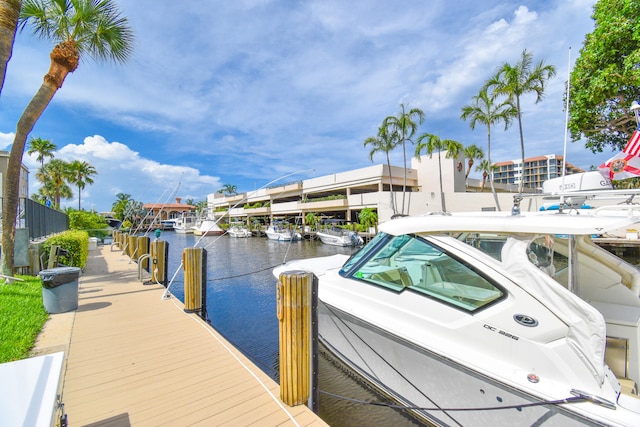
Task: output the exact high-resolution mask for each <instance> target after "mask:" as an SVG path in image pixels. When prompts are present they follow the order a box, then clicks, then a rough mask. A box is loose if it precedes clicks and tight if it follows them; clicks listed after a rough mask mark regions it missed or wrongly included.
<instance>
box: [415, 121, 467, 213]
mask: <svg viewBox="0 0 640 427" xmlns="http://www.w3.org/2000/svg"><path fill="white" fill-rule="evenodd" d="M423 149H426V151H427V154H429V157H431V156H432V155H433V153H434V152H435V151H437V152H438V174H439V175H440V201H441V203H442V211H443V212H446V211H447V207H446V206H445V203H444V190H443V188H442V162H441V160H440V159H441V156H440V153H441V152H442V151H446V152H447V154H446V156H445V157H446V158H447V159H455V158H456V157H458V156H459V155H460V152H462V149H463V147H462V144H461V143H459V142H458V141H454V140H452V139H440V137H439V136H438V135H434V134H431V133H423V134H422V135H420V136H419V137H418V140H417V145H416V152H415V156H416V157H417V158H418V159H420V152H421V151H422V150H423Z"/></svg>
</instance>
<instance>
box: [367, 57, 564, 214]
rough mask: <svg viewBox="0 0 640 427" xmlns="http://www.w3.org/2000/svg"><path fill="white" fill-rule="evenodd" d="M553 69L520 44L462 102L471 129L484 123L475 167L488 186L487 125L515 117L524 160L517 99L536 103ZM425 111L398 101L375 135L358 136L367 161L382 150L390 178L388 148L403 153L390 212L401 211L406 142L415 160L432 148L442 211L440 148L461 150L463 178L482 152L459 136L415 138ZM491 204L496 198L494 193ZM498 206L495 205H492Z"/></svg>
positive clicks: (456, 152)
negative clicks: (511, 58)
mask: <svg viewBox="0 0 640 427" xmlns="http://www.w3.org/2000/svg"><path fill="white" fill-rule="evenodd" d="M555 74H556V70H555V67H554V66H553V65H547V64H545V63H544V61H538V62H537V63H535V64H534V61H533V54H532V53H530V52H528V51H527V50H526V49H525V50H524V51H523V52H522V55H521V57H520V59H519V60H518V61H517V62H516V63H515V64H513V65H512V64H509V63H507V62H505V63H504V64H502V65H501V66H499V67H498V68H497V70H496V72H495V73H494V74H493V75H492V76H490V77H489V78H488V79H487V80H486V81H485V83H484V84H483V85H482V87H481V88H480V90H479V92H478V94H477V95H475V96H473V98H472V100H471V103H470V104H469V105H465V106H464V107H462V114H461V116H460V117H461V118H462V119H463V120H469V126H470V127H471V129H475V126H476V125H477V124H483V125H484V126H486V127H487V159H486V160H483V161H482V162H481V163H480V164H479V165H478V167H477V168H476V170H480V171H481V172H482V175H483V189H484V183H485V181H486V179H487V177H489V180H490V182H491V188H492V191H494V195H495V189H494V188H493V174H492V173H491V172H492V171H493V169H494V167H493V165H492V163H491V127H492V126H493V125H495V124H497V123H501V122H502V123H503V124H504V128H505V130H506V129H508V128H509V126H510V125H511V124H512V122H513V120H514V119H515V120H517V122H518V129H519V131H520V132H519V134H520V149H521V154H522V164H524V159H525V155H524V153H525V151H524V137H523V131H522V110H521V102H520V99H521V97H522V96H523V95H526V94H528V93H535V94H536V103H538V102H540V101H541V100H542V98H543V96H544V91H545V86H546V83H547V81H548V80H549V79H550V78H552V77H553V76H555ZM424 119H425V114H424V112H423V111H422V110H421V109H420V108H409V107H407V106H406V105H405V104H404V103H403V104H400V112H399V113H398V114H397V115H395V116H388V117H386V118H385V119H384V120H383V121H382V124H381V125H380V127H379V128H378V133H377V135H376V136H371V137H368V138H367V139H366V140H365V141H364V146H365V147H366V146H369V147H370V148H371V151H370V152H369V158H370V159H371V161H373V156H374V154H376V153H378V152H383V153H385V155H386V159H387V166H388V168H389V175H390V178H391V164H390V160H389V153H390V152H391V151H392V150H394V149H396V148H397V147H402V152H403V158H404V181H403V186H402V202H401V206H400V207H397V206H396V205H395V197H394V195H393V186H392V185H391V186H390V197H391V201H390V204H391V209H392V211H393V213H394V215H405V214H406V213H407V212H405V193H406V183H407V150H406V146H407V144H408V143H409V144H415V146H416V147H415V151H414V153H413V154H414V156H415V157H417V158H418V159H420V156H421V154H422V153H423V152H425V153H426V154H428V155H429V157H431V156H432V155H433V153H437V154H438V175H439V177H440V199H441V206H442V210H443V211H445V212H446V210H447V209H446V204H445V198H444V191H443V189H442V188H443V185H442V164H441V156H440V153H441V152H446V154H445V157H447V158H453V159H455V158H457V157H458V156H459V155H460V154H464V156H465V158H467V159H468V162H467V170H466V173H465V179H467V178H468V177H469V173H470V172H471V168H472V167H473V165H474V163H475V160H481V159H484V151H483V150H482V149H481V148H479V147H477V146H476V145H475V144H471V145H469V146H467V147H465V146H463V144H462V143H461V142H459V141H455V140H453V139H443V138H441V137H440V136H439V135H437V134H434V133H429V132H425V133H423V134H421V135H418V136H417V137H415V140H414V136H415V135H416V132H417V130H418V127H419V126H420V125H421V124H422V123H423V122H424ZM523 185H524V179H520V188H519V191H520V192H522V190H523ZM496 203H498V201H497V197H496ZM498 207H499V206H498Z"/></svg>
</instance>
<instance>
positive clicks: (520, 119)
mask: <svg viewBox="0 0 640 427" xmlns="http://www.w3.org/2000/svg"><path fill="white" fill-rule="evenodd" d="M516 110H517V111H518V129H519V130H520V151H521V152H522V165H521V172H520V186H519V192H520V193H522V192H523V190H524V136H523V135H522V114H521V113H520V97H519V96H516Z"/></svg>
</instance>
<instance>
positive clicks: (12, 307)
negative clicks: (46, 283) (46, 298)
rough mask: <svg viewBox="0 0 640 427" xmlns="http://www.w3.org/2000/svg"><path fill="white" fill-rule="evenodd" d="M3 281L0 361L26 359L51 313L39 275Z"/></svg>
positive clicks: (1, 291) (0, 308) (0, 315)
mask: <svg viewBox="0 0 640 427" xmlns="http://www.w3.org/2000/svg"><path fill="white" fill-rule="evenodd" d="M19 277H20V278H21V279H24V280H25V281H24V282H15V283H12V284H0V363H4V362H11V361H14V360H20V359H24V358H26V357H28V356H29V350H31V348H32V347H33V343H34V342H35V340H36V337H37V336H38V333H40V330H41V329H42V326H43V325H44V322H45V321H46V320H47V318H48V317H49V314H48V313H47V311H46V310H45V309H44V305H43V304H42V284H41V281H40V277H37V276H36V277H34V276H19Z"/></svg>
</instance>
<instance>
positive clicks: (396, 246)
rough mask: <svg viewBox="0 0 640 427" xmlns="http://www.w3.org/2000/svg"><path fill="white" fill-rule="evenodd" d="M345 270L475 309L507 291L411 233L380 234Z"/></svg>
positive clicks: (393, 287)
mask: <svg viewBox="0 0 640 427" xmlns="http://www.w3.org/2000/svg"><path fill="white" fill-rule="evenodd" d="M341 274H342V275H343V276H346V277H350V278H352V279H356V280H362V281H365V282H367V283H371V284H373V285H376V286H382V287H385V288H388V289H391V290H393V291H397V292H403V291H405V290H407V289H408V290H411V291H415V292H418V293H420V294H421V295H425V296H427V297H430V298H433V299H436V300H438V301H441V302H443V303H445V304H448V305H451V306H454V307H456V308H460V309H464V310H467V311H471V312H473V311H476V310H478V309H479V308H482V307H485V306H487V305H488V304H490V303H492V302H493V301H496V300H498V299H500V298H502V296H503V295H504V292H503V291H502V290H501V289H500V288H499V287H498V286H497V285H495V284H494V283H492V282H491V281H490V280H488V279H487V278H485V277H484V276H483V275H481V274H480V273H479V272H478V271H476V270H475V269H474V268H473V267H471V266H470V265H468V264H467V263H465V262H463V261H461V260H460V259H458V258H455V257H453V256H451V255H449V254H448V253H446V252H444V251H443V250H442V249H440V248H439V247H437V246H435V245H433V244H431V243H430V242H428V241H426V240H425V239H423V238H420V237H417V236H413V235H407V234H405V235H400V236H391V235H388V234H384V233H380V234H378V235H377V236H376V238H375V239H374V240H372V241H371V242H370V243H369V244H368V245H367V246H366V247H365V248H364V249H363V250H362V251H360V252H358V254H356V255H355V256H354V257H353V258H351V259H350V260H349V261H348V262H347V263H346V264H345V266H344V267H343V269H342V271H341Z"/></svg>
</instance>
